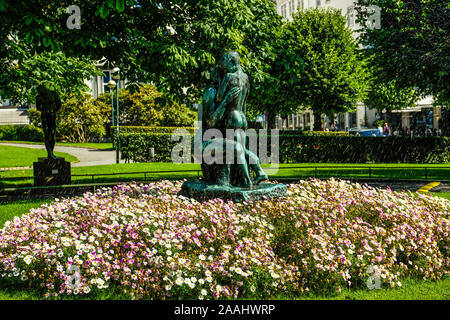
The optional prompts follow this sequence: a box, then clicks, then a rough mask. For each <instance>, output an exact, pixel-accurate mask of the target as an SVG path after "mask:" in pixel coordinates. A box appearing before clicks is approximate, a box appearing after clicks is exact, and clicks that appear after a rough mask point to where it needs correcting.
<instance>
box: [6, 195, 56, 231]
mask: <svg viewBox="0 0 450 320" xmlns="http://www.w3.org/2000/svg"><path fill="white" fill-rule="evenodd" d="M53 200H54V199H53V198H50V199H36V200H20V201H14V202H7V203H3V202H0V228H3V225H4V224H5V222H6V221H8V220H12V219H14V217H20V216H21V215H22V214H24V213H27V212H29V211H30V209H31V208H39V207H40V205H42V204H44V203H50V202H52V201H53Z"/></svg>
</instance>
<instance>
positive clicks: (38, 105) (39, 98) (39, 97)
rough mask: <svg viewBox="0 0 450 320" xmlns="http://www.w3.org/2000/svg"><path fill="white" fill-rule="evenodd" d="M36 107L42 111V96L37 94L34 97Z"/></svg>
mask: <svg viewBox="0 0 450 320" xmlns="http://www.w3.org/2000/svg"><path fill="white" fill-rule="evenodd" d="M36 109H37V110H38V111H42V98H41V96H40V95H37V97H36Z"/></svg>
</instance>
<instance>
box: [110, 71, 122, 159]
mask: <svg viewBox="0 0 450 320" xmlns="http://www.w3.org/2000/svg"><path fill="white" fill-rule="evenodd" d="M112 78H113V79H114V80H116V81H117V89H116V92H117V98H116V100H117V110H116V117H117V120H116V163H119V143H120V142H119V83H120V69H119V68H117V67H116V68H114V69H112Z"/></svg>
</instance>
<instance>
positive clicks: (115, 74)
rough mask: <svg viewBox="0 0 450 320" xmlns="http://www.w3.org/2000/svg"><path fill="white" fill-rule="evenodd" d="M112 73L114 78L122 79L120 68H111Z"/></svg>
mask: <svg viewBox="0 0 450 320" xmlns="http://www.w3.org/2000/svg"><path fill="white" fill-rule="evenodd" d="M111 74H112V78H113V79H114V80H119V79H120V69H119V68H117V67H115V68H114V69H112V70H111Z"/></svg>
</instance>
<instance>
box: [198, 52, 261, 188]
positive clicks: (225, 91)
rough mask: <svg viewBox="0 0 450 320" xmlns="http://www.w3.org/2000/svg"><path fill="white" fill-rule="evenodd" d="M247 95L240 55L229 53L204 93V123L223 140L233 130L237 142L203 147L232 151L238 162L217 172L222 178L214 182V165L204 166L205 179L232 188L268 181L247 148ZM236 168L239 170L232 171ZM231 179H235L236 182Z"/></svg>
mask: <svg viewBox="0 0 450 320" xmlns="http://www.w3.org/2000/svg"><path fill="white" fill-rule="evenodd" d="M248 93H249V81H248V77H247V75H246V74H245V73H244V72H243V71H242V69H241V67H240V62H239V55H238V53H237V52H234V51H230V52H226V53H225V54H224V55H223V56H222V58H221V61H220V63H219V65H218V66H216V67H215V68H214V69H213V70H212V72H211V86H210V87H209V88H208V89H207V90H205V94H204V96H203V119H204V120H205V122H206V126H205V127H204V129H208V128H216V129H219V130H220V131H221V132H222V134H223V135H224V136H226V130H227V129H231V130H232V131H233V134H234V140H231V139H213V140H207V141H204V144H203V147H204V148H205V147H207V146H208V147H209V148H211V147H213V146H211V144H214V145H215V146H216V148H217V149H220V150H222V151H224V150H227V148H229V149H231V150H233V152H234V157H235V159H236V161H235V162H234V163H233V164H231V165H230V164H228V165H224V166H221V167H220V169H221V171H220V172H219V173H217V170H215V172H216V175H217V174H218V175H219V179H215V180H214V179H212V178H213V177H211V174H210V172H209V171H211V165H207V164H203V165H202V170H203V171H204V172H203V173H204V177H206V180H209V182H211V183H215V184H232V185H236V186H239V187H246V188H248V187H251V186H252V185H253V183H255V184H258V183H260V182H262V181H264V180H267V175H266V174H265V172H264V171H263V169H262V167H261V163H260V161H259V158H258V156H257V155H255V154H254V153H252V152H251V151H249V150H248V149H247V148H246V144H245V141H246V136H245V130H246V129H247V120H246V117H245V103H246V100H247V96H248ZM216 106H217V108H216ZM219 152H220V151H219ZM222 153H223V152H222ZM208 166H209V167H210V168H209V169H208ZM249 167H250V168H251V169H252V170H253V172H254V173H255V175H256V176H255V178H254V180H252V178H251V175H250V171H249ZM234 168H235V169H236V170H233V169H234ZM216 169H217V166H216ZM205 171H206V172H205ZM205 173H206V174H205ZM230 175H233V176H234V178H233V177H230Z"/></svg>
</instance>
